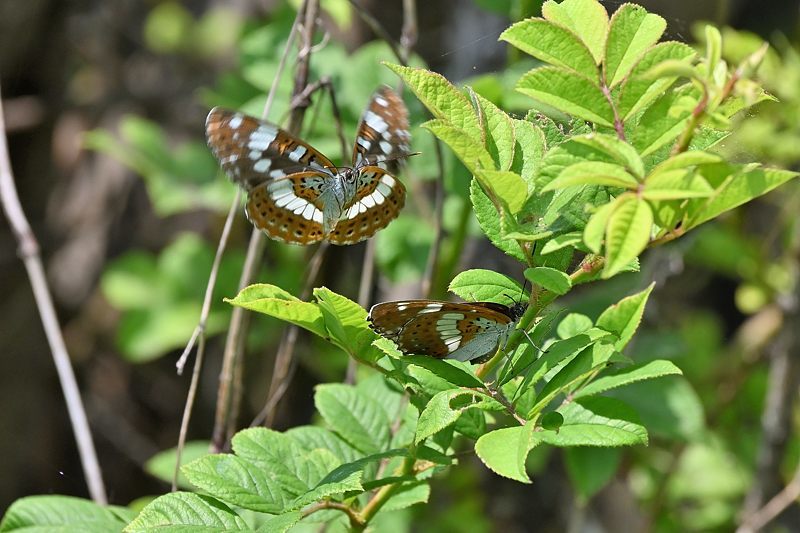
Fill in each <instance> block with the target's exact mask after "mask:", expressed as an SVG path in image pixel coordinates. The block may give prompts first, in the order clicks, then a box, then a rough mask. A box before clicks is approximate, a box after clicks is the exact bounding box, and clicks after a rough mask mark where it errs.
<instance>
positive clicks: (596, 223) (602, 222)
mask: <svg viewBox="0 0 800 533" xmlns="http://www.w3.org/2000/svg"><path fill="white" fill-rule="evenodd" d="M617 203H618V201H617V200H615V201H613V202H609V203H607V204H605V205H602V206H600V207H598V208H597V209H596V210H595V212H594V213H593V214H592V217H591V218H590V219H589V222H587V223H586V227H584V228H583V242H584V244H585V245H586V247H587V248H589V250H590V251H591V252H592V253H595V254H599V253H600V250H601V249H602V248H603V240H604V239H605V236H606V230H607V229H608V219H609V218H610V217H611V214H612V213H613V212H614V210H615V209H616V208H617Z"/></svg>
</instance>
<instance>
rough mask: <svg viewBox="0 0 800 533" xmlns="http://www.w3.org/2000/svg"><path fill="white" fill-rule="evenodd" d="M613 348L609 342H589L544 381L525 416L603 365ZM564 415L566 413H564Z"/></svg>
mask: <svg viewBox="0 0 800 533" xmlns="http://www.w3.org/2000/svg"><path fill="white" fill-rule="evenodd" d="M614 353H615V350H614V347H613V346H612V345H609V344H600V343H597V344H591V345H589V346H587V347H586V348H584V349H583V350H581V351H580V352H579V353H578V354H577V355H576V356H575V357H574V358H573V359H572V360H570V361H569V362H568V363H567V364H566V365H564V366H563V368H561V369H560V370H559V371H558V372H557V373H556V374H555V375H554V376H553V377H552V378H550V381H548V382H547V383H545V385H544V387H542V390H541V391H540V392H539V395H538V397H537V398H536V403H535V404H534V406H533V409H531V411H530V412H529V415H528V416H527V417H526V418H532V415H534V414H536V413H537V412H539V411H541V410H542V409H544V408H545V407H547V404H549V403H550V401H551V400H552V399H553V398H555V397H556V396H557V395H558V394H561V393H562V392H564V391H566V390H567V389H568V388H569V387H570V386H572V385H573V384H575V383H576V382H578V381H580V380H581V379H583V378H584V377H586V376H588V375H589V374H590V373H592V372H593V371H594V370H595V369H597V368H600V367H603V366H605V364H606V363H608V361H609V360H610V359H611V357H612V356H613V355H614ZM562 414H564V413H563V412H562ZM565 416H566V415H565Z"/></svg>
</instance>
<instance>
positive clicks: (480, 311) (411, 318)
mask: <svg viewBox="0 0 800 533" xmlns="http://www.w3.org/2000/svg"><path fill="white" fill-rule="evenodd" d="M516 318H517V317H516V316H514V314H513V312H512V310H511V309H510V308H508V307H507V306H504V305H501V304H496V303H492V302H474V303H451V302H438V301H434V300H406V301H399V302H386V303H381V304H376V305H374V306H373V307H372V309H371V310H370V313H369V320H370V323H371V325H372V328H373V329H374V330H375V331H376V332H377V333H378V334H379V335H382V336H384V337H386V338H388V339H390V340H392V341H394V342H395V344H397V346H398V348H399V349H400V351H401V352H403V353H405V354H416V355H429V356H432V357H437V358H440V359H442V358H448V359H450V358H452V359H459V360H462V361H469V360H472V359H477V358H480V357H482V356H484V355H487V354H488V353H490V352H491V351H493V350H495V349H496V348H497V346H498V344H499V343H500V342H501V339H502V338H503V336H504V335H505V334H506V333H507V332H508V329H509V327H510V325H511V324H512V323H513V322H514V321H515V319H516Z"/></svg>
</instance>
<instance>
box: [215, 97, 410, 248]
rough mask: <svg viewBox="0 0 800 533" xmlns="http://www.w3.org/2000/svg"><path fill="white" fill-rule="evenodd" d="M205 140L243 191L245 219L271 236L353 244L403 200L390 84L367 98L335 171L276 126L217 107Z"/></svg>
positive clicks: (400, 114)
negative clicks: (347, 153)
mask: <svg viewBox="0 0 800 533" xmlns="http://www.w3.org/2000/svg"><path fill="white" fill-rule="evenodd" d="M206 138H207V140H208V146H209V147H210V148H211V151H212V153H213V154H214V156H215V157H216V158H217V160H218V161H219V163H220V166H221V167H222V169H223V170H224V171H225V172H226V173H227V174H228V176H229V177H230V178H231V180H233V181H234V182H236V183H238V184H239V185H240V186H242V187H243V188H244V189H245V191H246V192H247V205H246V207H245V213H246V214H247V218H248V219H249V220H250V222H252V223H253V225H254V226H255V227H257V228H258V229H260V230H262V231H263V232H264V233H266V234H267V235H268V236H269V237H271V238H272V239H276V240H280V241H284V242H289V243H293V244H311V243H315V242H318V241H321V240H328V241H329V242H331V243H333V244H339V245H345V244H354V243H357V242H360V241H362V240H364V239H368V238H369V237H372V236H373V235H374V234H375V232H376V231H378V230H379V229H381V228H384V227H385V226H386V225H387V224H389V222H391V221H392V220H394V219H395V218H396V217H397V215H398V214H399V213H400V209H402V207H403V204H404V203H405V194H406V193H405V187H403V184H402V183H401V182H400V181H399V180H398V179H397V178H395V177H394V176H393V174H396V173H397V170H398V167H399V164H398V160H399V159H400V158H402V157H405V156H408V155H411V154H410V153H409V142H410V134H409V132H408V111H407V110H406V107H405V104H404V103H403V100H402V99H401V98H400V97H399V96H398V95H397V94H395V92H394V91H392V90H391V89H390V88H388V87H382V88H380V89H378V90H377V91H376V92H375V93H374V94H373V95H372V98H371V100H370V103H369V105H368V106H367V109H366V111H364V114H363V115H362V117H361V122H360V125H359V127H358V132H357V135H356V143H355V146H354V147H353V158H352V166H350V167H339V168H337V167H336V166H335V165H334V164H333V163H332V162H331V161H330V159H328V158H327V157H325V156H324V155H322V154H321V153H320V152H319V151H317V150H315V149H314V148H312V147H311V146H310V145H309V144H308V143H306V142H304V141H302V140H301V139H298V138H297V137H295V136H293V135H291V134H289V133H288V132H286V131H284V130H282V129H280V128H279V127H278V126H275V125H273V124H270V123H269V122H265V121H262V120H258V119H256V118H253V117H251V116H248V115H245V114H243V113H238V112H236V111H230V110H227V109H221V108H219V107H215V108H214V109H212V110H211V112H210V113H209V114H208V118H207V119H206Z"/></svg>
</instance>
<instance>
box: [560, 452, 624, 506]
mask: <svg viewBox="0 0 800 533" xmlns="http://www.w3.org/2000/svg"><path fill="white" fill-rule="evenodd" d="M621 457H622V453H621V452H620V450H619V449H617V448H588V447H572V448H567V449H566V450H564V463H565V464H566V466H567V474H568V475H569V479H570V481H571V482H572V487H573V488H574V489H575V490H576V491H577V493H578V497H579V498H580V501H583V502H587V501H589V500H590V499H591V498H592V496H594V495H595V494H597V492H599V491H600V489H602V488H603V487H605V486H606V484H607V483H608V482H609V481H611V480H612V479H613V478H614V474H616V473H617V468H619V463H620V459H621Z"/></svg>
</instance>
